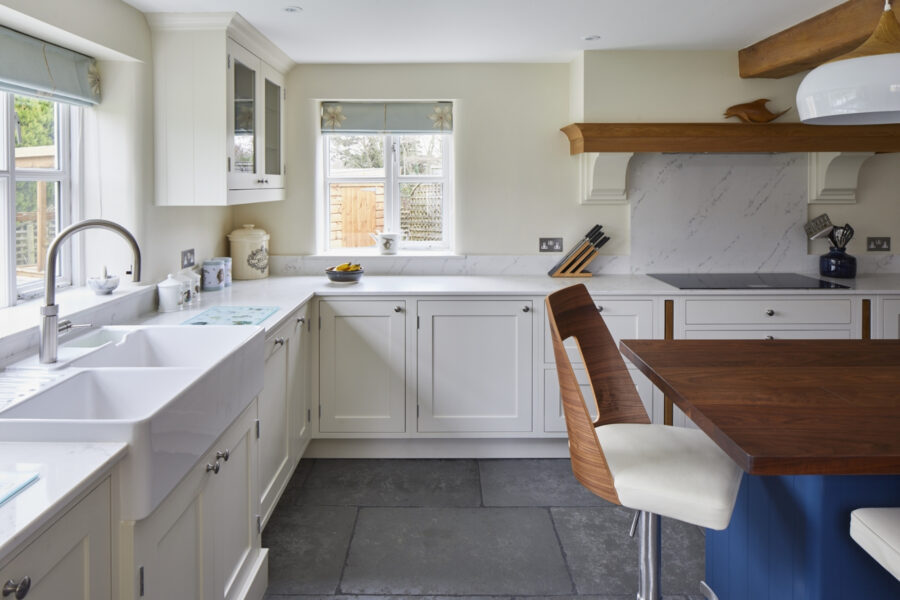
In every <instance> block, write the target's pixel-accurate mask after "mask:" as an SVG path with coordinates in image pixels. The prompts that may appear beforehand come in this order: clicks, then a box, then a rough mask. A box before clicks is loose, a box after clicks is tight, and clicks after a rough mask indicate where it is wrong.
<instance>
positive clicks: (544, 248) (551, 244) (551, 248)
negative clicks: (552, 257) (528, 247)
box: [538, 237, 563, 252]
mask: <svg viewBox="0 0 900 600" xmlns="http://www.w3.org/2000/svg"><path fill="white" fill-rule="evenodd" d="M538 251H539V252H562V251H563V239H562V238H561V237H559V238H551V237H547V238H545V237H542V238H538Z"/></svg>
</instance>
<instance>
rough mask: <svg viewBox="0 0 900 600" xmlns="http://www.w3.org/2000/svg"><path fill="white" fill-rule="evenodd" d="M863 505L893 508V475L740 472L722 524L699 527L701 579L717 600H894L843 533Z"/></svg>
mask: <svg viewBox="0 0 900 600" xmlns="http://www.w3.org/2000/svg"><path fill="white" fill-rule="evenodd" d="M866 506H900V476H895V475H890V476H882V475H827V476H820V475H790V476H769V477H762V476H755V475H744V479H743V481H742V482H741V490H740V492H739V494H738V499H737V504H736V505H735V508H734V515H733V516H732V518H731V523H730V524H729V526H728V529H726V530H724V531H711V530H707V532H706V582H707V583H708V584H709V585H710V587H711V588H712V590H713V591H714V592H715V593H716V594H717V595H718V596H719V598H720V599H721V600H764V599H768V600H861V599H879V600H880V599H894V600H897V599H900V581H898V580H897V579H895V578H894V577H893V576H892V575H891V574H890V573H888V572H887V571H886V570H885V569H883V568H882V567H881V565H879V564H878V563H877V562H875V560H873V559H872V558H871V557H870V556H869V555H868V554H866V552H865V551H864V550H863V549H862V548H860V547H859V546H858V545H857V544H856V542H854V541H853V540H852V539H851V538H850V512H851V511H852V510H854V509H856V508H861V507H866Z"/></svg>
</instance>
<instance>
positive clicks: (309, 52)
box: [125, 0, 844, 63]
mask: <svg viewBox="0 0 900 600" xmlns="http://www.w3.org/2000/svg"><path fill="white" fill-rule="evenodd" d="M125 1H126V2H127V3H128V4H130V5H132V6H134V7H136V8H137V9H139V10H141V11H143V12H229V11H235V12H238V13H240V14H241V16H243V17H244V18H245V19H247V20H248V21H249V22H250V23H252V24H253V25H254V26H255V27H256V28H257V29H259V30H260V32H262V33H263V34H264V35H265V36H266V37H268V38H269V39H270V40H271V41H272V42H274V43H275V44H276V45H277V46H278V47H280V48H281V49H282V50H283V51H284V52H285V53H287V54H288V55H289V56H290V57H291V58H292V59H293V60H295V61H297V62H300V63H409V62H418V63H423V62H568V61H570V60H571V59H572V58H573V57H574V56H575V54H576V53H577V52H578V51H580V50H609V49H648V50H649V49H655V50H661V49H671V50H735V51H736V50H738V49H740V48H743V47H745V46H748V45H750V44H752V43H754V42H757V41H759V40H761V39H763V38H765V37H768V36H769V35H772V34H773V33H777V32H778V31H781V30H782V29H785V28H787V27H790V26H791V25H794V24H796V23H799V22H800V21H803V20H805V19H808V18H810V17H812V16H814V15H816V14H819V13H821V12H823V11H825V10H828V9H829V8H833V7H835V6H837V5H838V4H841V3H842V2H843V1H844V0H752V1H748V0H713V1H710V0H641V1H639V0H441V1H438V0H125ZM289 6H294V7H299V8H301V9H302V10H299V11H296V12H286V11H285V8H286V7H289ZM592 35H599V36H601V37H600V39H599V40H594V41H585V40H584V39H583V38H584V37H585V36H592Z"/></svg>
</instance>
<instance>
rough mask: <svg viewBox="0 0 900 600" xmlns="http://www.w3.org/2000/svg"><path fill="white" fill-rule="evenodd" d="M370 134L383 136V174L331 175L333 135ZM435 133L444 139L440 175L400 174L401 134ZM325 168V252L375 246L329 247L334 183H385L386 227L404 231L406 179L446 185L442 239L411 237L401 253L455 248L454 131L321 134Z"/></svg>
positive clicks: (321, 244) (442, 213) (322, 172)
mask: <svg viewBox="0 0 900 600" xmlns="http://www.w3.org/2000/svg"><path fill="white" fill-rule="evenodd" d="M361 135H371V136H378V137H381V138H382V141H383V152H384V155H383V163H384V177H371V176H360V177H332V176H331V161H330V156H331V154H330V144H331V138H333V137H341V136H343V137H351V136H361ZM417 135H434V136H435V137H437V138H438V139H440V140H441V173H442V175H440V176H433V175H431V176H429V175H401V174H400V152H399V138H400V137H403V136H417ZM322 138H323V140H322V152H323V159H322V164H323V168H322V170H321V171H320V173H321V174H322V181H323V186H322V203H321V206H322V207H323V210H322V219H323V228H322V229H321V231H322V232H323V234H322V240H321V243H320V248H321V249H322V251H323V252H324V253H325V254H358V253H360V252H367V251H370V250H374V248H373V247H372V246H352V247H346V246H344V247H340V248H332V247H330V235H329V234H330V216H331V192H330V189H331V185H332V184H341V183H352V184H361V185H365V184H373V185H379V184H381V185H383V186H384V222H385V230H386V231H401V229H400V186H401V184H406V183H440V184H441V185H442V186H443V193H442V194H441V238H442V239H441V241H440V242H427V241H409V240H405V239H404V240H401V242H400V249H399V253H400V254H403V253H410V252H411V253H415V252H426V253H451V252H452V251H453V214H452V212H453V206H454V203H453V172H452V169H453V161H452V160H450V157H451V155H452V153H453V134H452V133H444V134H438V133H430V132H421V133H399V132H381V133H365V134H364V133H327V134H323V135H322Z"/></svg>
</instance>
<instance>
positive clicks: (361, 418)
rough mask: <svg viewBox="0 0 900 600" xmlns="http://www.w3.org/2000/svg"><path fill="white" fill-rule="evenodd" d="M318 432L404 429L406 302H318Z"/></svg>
mask: <svg viewBox="0 0 900 600" xmlns="http://www.w3.org/2000/svg"><path fill="white" fill-rule="evenodd" d="M319 319H320V321H319V363H318V364H319V373H318V381H319V431H320V432H323V433H332V432H334V433H403V432H404V431H405V430H406V302H405V301H404V300H330V299H329V300H322V301H320V302H319Z"/></svg>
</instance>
